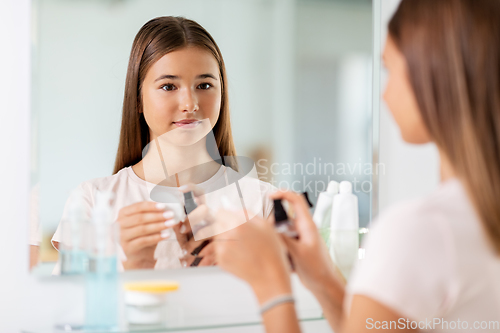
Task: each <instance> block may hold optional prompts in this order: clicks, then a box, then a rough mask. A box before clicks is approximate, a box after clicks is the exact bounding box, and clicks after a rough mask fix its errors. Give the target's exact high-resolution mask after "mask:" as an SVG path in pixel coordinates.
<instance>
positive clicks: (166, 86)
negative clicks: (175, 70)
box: [161, 83, 176, 91]
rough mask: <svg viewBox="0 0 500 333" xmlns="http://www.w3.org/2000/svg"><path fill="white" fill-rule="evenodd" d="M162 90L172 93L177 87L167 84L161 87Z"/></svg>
mask: <svg viewBox="0 0 500 333" xmlns="http://www.w3.org/2000/svg"><path fill="white" fill-rule="evenodd" d="M161 89H163V90H165V91H172V90H175V89H176V88H175V86H174V85H173V84H171V83H167V84H164V85H162V86H161Z"/></svg>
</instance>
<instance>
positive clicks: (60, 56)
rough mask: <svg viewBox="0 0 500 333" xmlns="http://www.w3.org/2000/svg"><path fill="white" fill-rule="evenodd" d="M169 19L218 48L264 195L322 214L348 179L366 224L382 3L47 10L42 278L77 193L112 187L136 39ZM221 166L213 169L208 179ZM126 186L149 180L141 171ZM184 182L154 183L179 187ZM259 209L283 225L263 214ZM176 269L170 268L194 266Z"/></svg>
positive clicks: (39, 127) (50, 1)
mask: <svg viewBox="0 0 500 333" xmlns="http://www.w3.org/2000/svg"><path fill="white" fill-rule="evenodd" d="M167 15H168V16H183V17H186V18H188V19H192V20H194V21H196V22H198V23H199V24H200V25H201V26H203V27H204V28H205V29H206V30H207V31H208V32H209V33H210V34H211V35H212V36H213V38H214V40H215V42H216V43H217V45H218V46H219V48H220V50H221V53H222V55H223V58H224V62H225V68H226V74H227V83H226V84H227V87H228V100H229V110H230V118H231V132H232V136H233V139H234V146H235V148H236V153H237V154H236V155H237V156H238V158H242V159H245V158H248V159H251V161H253V162H254V164H253V165H252V166H251V169H249V170H250V171H252V170H253V171H252V172H254V177H251V178H252V179H253V180H256V181H260V182H261V184H265V185H264V191H263V192H266V193H267V192H269V191H271V190H272V189H274V188H275V187H279V188H284V189H291V190H294V191H299V192H302V191H307V192H308V194H309V197H310V199H311V201H312V202H313V203H315V202H316V200H317V197H318V195H319V193H320V192H322V191H325V190H326V187H327V184H328V182H329V181H330V180H336V181H342V180H349V181H351V182H352V183H353V188H354V192H355V194H356V195H357V196H358V200H359V213H360V226H366V225H367V224H368V222H369V220H370V216H371V206H372V205H371V194H372V193H373V191H374V189H373V185H372V176H373V175H376V173H377V172H378V171H379V170H378V169H377V168H374V167H373V166H372V160H373V159H372V151H373V147H372V3H371V0H317V1H311V0H308V1H306V0H246V1H231V0H213V1H203V0H191V1H174V0H168V1H166V0H150V1H148V2H146V3H145V2H143V1H137V0H108V1H96V0H87V1H84V0H77V1H74V0H72V1H69V0H37V1H34V16H33V17H34V29H33V87H32V94H33V99H32V100H33V103H32V105H33V118H32V119H33V126H32V128H33V144H32V147H33V148H32V160H33V173H32V185H33V186H32V204H31V207H32V211H31V216H32V218H31V226H30V245H32V249H34V252H32V253H35V254H36V253H37V252H38V251H37V249H38V248H39V249H40V251H39V258H38V259H37V260H36V257H35V260H32V261H33V264H34V263H35V262H41V263H42V265H39V267H38V268H37V270H41V271H44V272H47V273H51V272H53V271H54V269H56V270H57V267H56V268H55V265H56V262H57V260H58V257H59V253H58V252H57V251H56V250H55V249H54V247H53V245H52V244H51V238H52V236H53V235H54V233H55V232H56V229H57V227H58V225H59V224H61V222H62V220H63V215H64V214H63V211H64V210H65V205H66V206H67V202H68V198H70V196H71V195H72V193H73V192H72V190H74V189H75V188H77V187H79V185H80V184H82V182H86V183H84V184H87V185H85V186H89V185H88V184H89V182H88V181H89V180H92V179H94V181H93V182H91V184H94V185H95V184H101V185H102V184H104V183H103V182H99V181H95V179H96V178H100V179H103V177H108V178H106V179H108V180H109V179H110V178H109V177H111V176H112V174H113V168H114V165H115V158H116V155H117V151H118V146H119V139H120V128H121V121H122V106H123V99H124V91H125V82H126V74H127V66H128V62H129V57H130V52H131V48H132V44H133V41H134V38H135V36H136V34H137V33H138V31H139V30H140V29H141V27H142V26H143V25H144V24H145V23H146V22H148V21H149V20H151V19H153V18H155V17H159V16H167ZM187 56H189V55H187ZM182 59H186V58H185V57H184V58H182ZM213 60H214V59H212V60H211V61H213ZM216 79H217V78H216ZM216 81H217V80H216ZM200 82H201V81H200ZM201 83H205V82H204V81H203V82H201ZM219 83H220V82H219ZM197 87H198V86H197ZM199 120H207V121H209V120H210V117H208V116H207V117H206V118H203V119H199ZM219 120H220V118H219ZM215 122H216V121H215ZM210 124H212V127H213V126H214V125H213V123H210V122H209V123H208V125H209V127H208V129H209V130H210ZM209 132H210V131H209ZM210 133H211V132H210ZM160 134H161V133H160ZM206 135H207V138H208V137H210V134H206ZM215 136H217V134H215ZM204 147H208V144H205V145H204ZM143 148H144V147H143ZM218 148H219V151H220V146H219V147H218ZM160 155H161V154H160ZM160 155H158V156H160ZM222 159H224V156H222ZM222 159H221V160H220V161H219V164H225V163H224V162H221V161H222ZM162 161H163V160H162ZM158 163H159V162H158ZM158 165H160V164H157V166H158ZM226 166H227V164H226ZM190 167H192V166H190ZM219 167H220V165H218V166H217V167H216V168H215V169H214V165H212V166H211V168H212V169H210V168H204V169H203V170H205V171H204V172H206V173H207V174H206V175H205V178H207V179H209V178H210V177H214V176H215V175H217V174H218V172H219ZM187 169H189V168H187V167H185V168H182V170H180V171H179V172H181V171H184V170H187ZM142 170H143V171H144V169H142ZM206 170H209V171H206ZM210 170H211V171H210ZM250 171H249V173H250ZM210 172H211V173H210ZM202 173H203V172H202ZM249 173H248V174H249ZM179 174H180V173H179ZM193 174H199V173H196V172H191V173H190V174H189V175H190V176H193ZM175 175H176V176H175ZM123 176H126V177H132V178H134V179H133V181H144V179H145V178H147V177H146V176H145V174H144V172H143V173H142V174H141V173H140V172H139V174H138V171H137V170H135V171H134V170H133V169H130V168H129V169H128V171H127V173H126V174H125V173H124V174H123ZM190 176H186V177H187V178H189V177H190ZM169 177H170V178H169ZM175 177H179V175H178V174H177V172H176V171H174V172H168V173H167V174H166V175H165V178H164V179H163V180H161V179H160V180H157V181H156V182H151V183H152V184H160V183H161V182H162V181H166V183H164V185H165V184H166V185H167V186H171V187H175V185H176V184H173V183H172V182H174V181H175V179H176V178H175ZM183 177H184V176H181V178H182V179H187V178H183ZM202 178H203V177H202ZM207 179H201V178H200V179H198V182H199V183H202V182H203V181H206V180H207ZM129 180H130V179H129ZM146 180H147V179H146ZM177 180H179V179H177ZM107 184H109V182H108V183H107ZM179 185H180V184H179ZM233 185H234V184H233ZM95 186H97V185H95ZM97 187H98V186H97ZM105 187H106V186H105ZM107 188H108V189H111V188H112V186H111V185H109V186H108V187H107ZM119 191H122V189H118V192H119ZM123 191H128V189H125V190H123ZM235 191H236V189H235ZM238 191H241V189H240V190H238ZM88 193H92V191H90V192H88ZM88 193H87V195H88ZM235 193H240V192H235ZM118 195H119V193H118ZM235 197H237V196H235ZM240 197H241V195H240ZM263 198H264V196H263ZM181 199H182V198H181ZM130 200H132V201H133V200H138V199H137V197H134V195H132V196H131V199H130ZM130 200H129V201H128V203H129V204H130V203H131V202H132V201H130ZM263 200H264V201H265V198H264V199H263ZM219 202H220V200H219ZM262 207H263V208H262ZM261 208H262V212H261V214H263V215H268V214H270V213H271V209H272V206H269V205H266V203H265V202H264V203H263V204H261ZM115 214H116V212H115ZM202 240H203V239H199V240H198V241H200V242H201V241H202ZM176 243H177V242H176ZM175 260H177V263H176V264H175V265H173V264H172V265H171V264H166V265H165V266H163V267H162V268H177V267H182V264H179V260H178V259H175ZM175 260H174V261H175ZM157 268H158V267H157ZM125 269H126V267H125Z"/></svg>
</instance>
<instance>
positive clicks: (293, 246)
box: [281, 235, 300, 257]
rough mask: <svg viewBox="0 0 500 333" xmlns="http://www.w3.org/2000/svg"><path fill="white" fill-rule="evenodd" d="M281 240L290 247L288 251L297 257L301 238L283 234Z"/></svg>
mask: <svg viewBox="0 0 500 333" xmlns="http://www.w3.org/2000/svg"><path fill="white" fill-rule="evenodd" d="M281 240H282V241H283V243H284V244H285V246H286V248H287V249H288V252H289V253H290V254H291V255H292V257H295V256H296V254H297V246H298V244H299V242H300V240H298V239H295V238H291V237H287V236H285V235H281Z"/></svg>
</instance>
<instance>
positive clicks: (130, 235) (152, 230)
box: [120, 219, 176, 242]
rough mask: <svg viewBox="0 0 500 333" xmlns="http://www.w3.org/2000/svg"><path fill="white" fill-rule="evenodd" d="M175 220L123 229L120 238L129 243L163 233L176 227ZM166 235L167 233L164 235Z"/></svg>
mask: <svg viewBox="0 0 500 333" xmlns="http://www.w3.org/2000/svg"><path fill="white" fill-rule="evenodd" d="M175 222H176V221H175V220H173V219H169V220H166V221H161V222H155V223H144V224H141V225H138V226H136V227H132V228H127V229H122V231H121V234H120V237H121V239H122V240H123V241H125V242H127V241H130V240H132V239H135V238H137V237H142V236H147V235H152V234H156V233H159V232H160V233H161V231H163V230H166V229H170V228H172V225H175ZM164 235H166V233H164Z"/></svg>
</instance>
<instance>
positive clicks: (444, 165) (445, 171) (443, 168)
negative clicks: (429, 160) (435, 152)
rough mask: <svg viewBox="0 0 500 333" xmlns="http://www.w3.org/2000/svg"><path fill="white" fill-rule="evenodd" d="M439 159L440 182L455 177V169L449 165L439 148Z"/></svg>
mask: <svg viewBox="0 0 500 333" xmlns="http://www.w3.org/2000/svg"><path fill="white" fill-rule="evenodd" d="M439 159H440V162H441V163H440V174H441V182H445V181H447V180H449V179H451V178H455V177H456V174H455V170H454V169H453V166H452V165H451V163H450V161H449V160H448V157H446V155H445V154H444V153H443V151H442V150H441V149H439Z"/></svg>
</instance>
